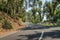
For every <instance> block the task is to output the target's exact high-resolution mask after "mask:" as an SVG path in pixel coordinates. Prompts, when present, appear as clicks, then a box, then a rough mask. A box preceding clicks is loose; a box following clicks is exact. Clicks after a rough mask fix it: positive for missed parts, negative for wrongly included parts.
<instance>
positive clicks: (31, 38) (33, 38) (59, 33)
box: [17, 30, 60, 40]
mask: <svg viewBox="0 0 60 40" xmlns="http://www.w3.org/2000/svg"><path fill="white" fill-rule="evenodd" d="M22 36H23V37H26V38H27V39H26V40H38V39H39V38H40V36H41V33H36V34H29V35H18V37H22ZM46 37H47V38H48V37H50V38H52V39H54V38H60V30H55V31H51V32H44V35H43V39H44V38H46ZM17 40H19V39H17ZM20 40H21V39H20Z"/></svg>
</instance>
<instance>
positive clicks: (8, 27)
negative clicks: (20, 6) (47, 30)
mask: <svg viewBox="0 0 60 40" xmlns="http://www.w3.org/2000/svg"><path fill="white" fill-rule="evenodd" d="M2 28H3V29H12V28H13V27H12V26H11V24H10V22H8V21H7V20H4V23H3V27H2Z"/></svg>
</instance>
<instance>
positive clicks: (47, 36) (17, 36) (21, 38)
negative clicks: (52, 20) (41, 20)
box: [0, 24, 60, 40]
mask: <svg viewBox="0 0 60 40" xmlns="http://www.w3.org/2000/svg"><path fill="white" fill-rule="evenodd" d="M42 31H44V34H43V40H60V27H47V26H40V25H37V24H34V25H28V26H27V27H26V28H24V29H19V30H18V32H16V33H14V34H11V35H9V36H6V37H3V38H0V40H39V38H40V36H41V33H42Z"/></svg>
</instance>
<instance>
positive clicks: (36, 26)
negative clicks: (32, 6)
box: [21, 24, 57, 30]
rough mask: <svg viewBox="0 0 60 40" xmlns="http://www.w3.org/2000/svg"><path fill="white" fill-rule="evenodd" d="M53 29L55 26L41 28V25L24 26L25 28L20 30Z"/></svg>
mask: <svg viewBox="0 0 60 40" xmlns="http://www.w3.org/2000/svg"><path fill="white" fill-rule="evenodd" d="M54 27H57V26H42V25H37V24H35V25H28V26H26V28H23V29H21V30H35V29H48V28H54Z"/></svg>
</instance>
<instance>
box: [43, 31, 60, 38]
mask: <svg viewBox="0 0 60 40" xmlns="http://www.w3.org/2000/svg"><path fill="white" fill-rule="evenodd" d="M45 37H51V38H60V30H55V31H52V32H45V33H44V38H45Z"/></svg>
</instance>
